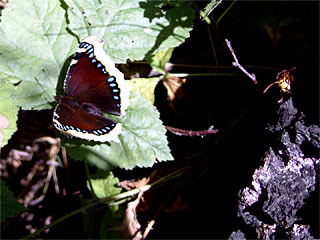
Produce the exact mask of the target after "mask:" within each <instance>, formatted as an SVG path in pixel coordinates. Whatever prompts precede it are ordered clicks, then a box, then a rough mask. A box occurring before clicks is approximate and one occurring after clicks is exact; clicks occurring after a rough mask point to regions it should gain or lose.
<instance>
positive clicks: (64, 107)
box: [53, 103, 121, 142]
mask: <svg viewBox="0 0 320 240" xmlns="http://www.w3.org/2000/svg"><path fill="white" fill-rule="evenodd" d="M53 124H54V126H55V127H56V128H57V129H58V130H59V131H61V132H62V133H64V134H66V135H70V136H74V137H78V138H82V139H86V140H94V141H98V142H106V141H108V142H110V141H111V140H113V141H117V140H118V138H117V136H118V135H119V133H120V132H121V124H120V123H116V122H114V121H112V120H111V119H108V118H106V117H104V116H103V114H102V113H101V112H90V111H85V110H84V109H83V108H81V107H79V106H71V105H68V104H65V103H60V104H58V105H57V106H56V108H55V109H54V113H53Z"/></svg>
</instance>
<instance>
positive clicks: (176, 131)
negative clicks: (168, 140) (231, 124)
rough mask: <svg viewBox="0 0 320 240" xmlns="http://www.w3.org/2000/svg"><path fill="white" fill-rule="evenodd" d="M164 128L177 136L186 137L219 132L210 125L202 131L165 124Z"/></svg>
mask: <svg viewBox="0 0 320 240" xmlns="http://www.w3.org/2000/svg"><path fill="white" fill-rule="evenodd" d="M165 127H166V129H167V130H168V131H170V132H172V133H173V134H176V135H178V136H188V137H199V136H204V135H212V134H216V133H218V132H219V130H218V129H213V127H212V126H211V127H210V128H209V129H208V130H202V131H193V130H184V129H179V128H174V127H169V126H165Z"/></svg>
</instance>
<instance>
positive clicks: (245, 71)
mask: <svg viewBox="0 0 320 240" xmlns="http://www.w3.org/2000/svg"><path fill="white" fill-rule="evenodd" d="M225 41H226V43H227V45H228V48H229V50H230V52H231V54H232V56H233V58H234V61H235V62H233V63H232V65H233V66H235V67H238V68H239V69H240V70H241V71H242V72H243V73H244V74H245V75H247V76H248V77H249V78H251V79H252V81H253V83H254V84H257V83H258V81H257V79H256V75H254V73H252V74H250V73H248V71H247V70H245V69H244V67H242V65H241V64H240V63H239V61H238V59H237V56H236V54H235V53H234V51H233V48H232V46H231V42H230V41H229V40H228V39H225Z"/></svg>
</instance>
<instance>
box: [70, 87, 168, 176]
mask: <svg viewBox="0 0 320 240" xmlns="http://www.w3.org/2000/svg"><path fill="white" fill-rule="evenodd" d="M130 103H131V104H130V107H129V108H128V109H127V111H126V115H125V116H124V117H123V118H122V119H121V123H122V125H123V130H122V133H121V134H120V135H119V139H120V142H119V143H117V142H113V141H112V142H111V143H109V144H97V145H93V143H88V144H86V145H85V144H82V145H75V144H71V143H69V144H66V146H67V150H68V154H69V155H70V156H71V157H72V158H74V159H75V160H83V159H84V158H86V159H87V160H88V162H89V163H91V164H93V165H96V166H97V167H99V168H101V169H104V170H110V169H111V168H113V167H117V166H118V167H121V168H125V169H132V168H134V167H136V166H138V167H151V166H153V164H154V163H155V162H157V161H158V162H160V161H167V160H173V157H172V155H171V153H170V149H169V147H168V141H167V137H166V135H165V133H166V130H165V128H164V126H163V125H162V122H161V120H160V119H159V112H158V111H157V109H156V108H155V107H154V106H153V105H152V104H151V103H150V102H149V101H148V100H147V99H145V98H143V97H141V96H140V95H139V94H137V93H135V92H133V91H132V92H131V95H130Z"/></svg>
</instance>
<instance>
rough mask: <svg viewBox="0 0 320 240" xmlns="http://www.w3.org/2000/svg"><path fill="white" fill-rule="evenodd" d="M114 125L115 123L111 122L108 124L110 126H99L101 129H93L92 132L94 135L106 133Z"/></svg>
mask: <svg viewBox="0 0 320 240" xmlns="http://www.w3.org/2000/svg"><path fill="white" fill-rule="evenodd" d="M115 125H116V124H115V123H112V124H111V125H110V127H109V126H105V127H103V128H101V129H97V130H93V131H92V133H93V134H94V135H97V136H100V135H104V134H107V133H109V132H110V131H111V130H112V129H113V128H114V127H115Z"/></svg>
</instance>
